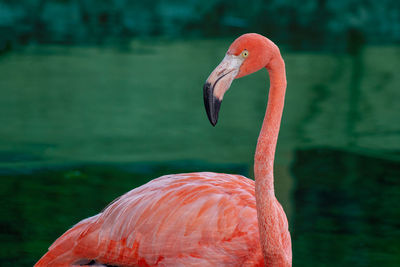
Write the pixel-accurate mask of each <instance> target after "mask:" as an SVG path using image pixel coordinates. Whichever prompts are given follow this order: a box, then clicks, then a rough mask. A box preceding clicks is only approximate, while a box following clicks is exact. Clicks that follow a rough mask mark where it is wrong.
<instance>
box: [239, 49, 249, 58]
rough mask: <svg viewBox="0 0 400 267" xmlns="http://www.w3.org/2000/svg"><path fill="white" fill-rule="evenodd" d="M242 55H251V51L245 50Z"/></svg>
mask: <svg viewBox="0 0 400 267" xmlns="http://www.w3.org/2000/svg"><path fill="white" fill-rule="evenodd" d="M241 55H242V57H247V56H248V55H249V51H247V50H243V52H242V54H241Z"/></svg>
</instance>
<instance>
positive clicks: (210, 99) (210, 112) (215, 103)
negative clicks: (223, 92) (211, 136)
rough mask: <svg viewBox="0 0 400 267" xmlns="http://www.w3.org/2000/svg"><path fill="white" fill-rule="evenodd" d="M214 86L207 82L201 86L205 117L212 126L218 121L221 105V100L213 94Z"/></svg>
mask: <svg viewBox="0 0 400 267" xmlns="http://www.w3.org/2000/svg"><path fill="white" fill-rule="evenodd" d="M213 92H214V88H213V86H211V84H210V83H209V82H206V83H205V84H204V87H203V93H204V107H205V108H206V112H207V117H208V119H209V121H210V123H211V125H212V126H214V127H215V125H216V124H217V122H218V113H219V109H220V107H221V101H220V100H219V99H218V98H216V97H215V96H214V94H213Z"/></svg>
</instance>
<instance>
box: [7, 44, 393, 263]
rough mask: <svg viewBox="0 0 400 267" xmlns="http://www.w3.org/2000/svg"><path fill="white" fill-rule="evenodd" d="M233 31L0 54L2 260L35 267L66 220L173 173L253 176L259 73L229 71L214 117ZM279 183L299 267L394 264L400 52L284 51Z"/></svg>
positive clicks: (262, 100)
mask: <svg viewBox="0 0 400 267" xmlns="http://www.w3.org/2000/svg"><path fill="white" fill-rule="evenodd" d="M230 41H231V40H206V41H174V42H172V41H171V42H161V41H151V42H150V41H147V42H143V41H142V42H139V41H135V42H133V43H132V45H131V48H130V49H126V50H123V51H121V50H118V49H114V48H97V47H61V46H39V47H28V48H26V49H24V50H22V51H16V52H12V53H8V54H5V55H2V56H1V57H0V114H1V115H0V123H1V125H2V127H1V128H0V179H1V180H0V183H1V184H0V185H1V187H0V192H1V209H2V211H1V214H2V216H1V218H0V226H1V227H0V229H1V233H0V246H1V248H0V265H2V266H3V265H4V266H31V265H32V264H33V263H34V262H35V261H36V260H37V259H38V258H39V257H40V256H41V255H43V254H44V253H45V251H46V249H47V247H48V246H49V245H50V244H51V243H52V242H53V241H54V240H55V239H56V238H57V237H58V236H59V235H61V234H62V233H63V232H64V231H65V230H67V229H68V228H69V227H70V226H72V225H73V224H74V223H76V222H77V221H79V220H80V219H82V218H85V217H88V216H91V215H94V214H96V213H98V212H99V211H101V210H102V208H104V206H106V205H107V203H109V202H110V201H112V200H113V199H114V198H116V197H117V196H119V195H121V194H123V193H124V192H126V191H128V190H130V189H131V188H134V187H136V186H139V185H141V184H144V183H145V182H147V181H149V180H151V179H153V178H155V177H158V176H160V175H163V174H168V173H178V172H188V171H206V170H207V171H219V172H228V173H240V174H243V175H246V176H249V177H251V175H252V171H251V170H252V167H251V166H252V161H253V153H254V149H255V144H256V139H257V134H258V131H259V128H260V126H261V120H262V117H263V113H264V110H265V104H266V100H267V99H266V95H267V83H268V78H267V74H266V72H265V71H260V72H258V73H256V74H254V75H252V76H249V77H245V78H243V79H239V80H237V81H235V82H234V83H233V85H232V87H231V89H230V90H229V92H228V94H227V95H226V97H225V99H224V103H223V106H222V110H221V114H220V120H219V123H218V125H217V127H216V128H213V127H211V126H210V125H209V122H208V120H207V118H206V115H205V111H204V108H203V102H202V101H203V100H202V84H203V82H204V80H205V79H206V78H207V76H208V74H209V73H210V71H212V70H213V68H214V67H215V66H216V65H217V64H218V62H219V61H220V60H221V59H222V57H223V54H224V53H225V50H226V48H227V46H228V45H229V43H230ZM282 54H283V56H284V59H285V61H286V66H287V76H288V89H287V98H286V107H285V112H284V119H283V122H282V128H281V134H280V139H279V144H278V150H277V158H276V170H275V173H276V174H275V177H276V178H275V179H276V182H275V186H276V191H277V197H278V199H279V200H280V202H281V203H282V205H283V206H284V208H285V211H286V213H287V215H288V218H289V223H290V229H291V232H292V243H293V263H294V266H338V265H342V266H399V265H400V241H399V240H400V223H399V222H400V212H399V210H400V208H399V204H398V203H400V153H399V151H400V124H399V123H398V117H399V114H400V108H399V107H400V106H399V105H398V99H399V97H400V91H399V90H398V88H400V76H399V75H398V69H400V60H399V58H400V49H399V48H398V47H372V46H371V47H365V48H363V49H362V51H360V53H359V54H357V55H353V56H349V55H340V54H339V55H333V54H321V53H318V54H313V53H310V52H308V53H293V52H290V51H285V49H284V48H283V49H282Z"/></svg>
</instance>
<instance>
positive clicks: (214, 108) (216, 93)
mask: <svg viewBox="0 0 400 267" xmlns="http://www.w3.org/2000/svg"><path fill="white" fill-rule="evenodd" d="M243 60H244V59H243V58H242V57H240V56H235V55H229V54H226V56H225V57H224V59H223V60H222V61H221V63H220V64H219V65H218V66H217V67H216V68H215V70H214V71H213V72H212V73H211V74H210V76H209V77H208V79H207V81H206V82H205V84H204V86H203V94H204V95H203V96H204V107H205V108H206V111H207V116H208V119H209V120H210V122H211V124H212V125H213V126H215V125H216V124H217V121H218V113H219V109H220V107H221V102H222V99H223V98H224V94H225V92H226V91H228V89H229V87H230V86H231V84H232V81H233V80H234V79H235V77H236V75H237V74H238V73H239V69H240V66H241V65H242V63H243Z"/></svg>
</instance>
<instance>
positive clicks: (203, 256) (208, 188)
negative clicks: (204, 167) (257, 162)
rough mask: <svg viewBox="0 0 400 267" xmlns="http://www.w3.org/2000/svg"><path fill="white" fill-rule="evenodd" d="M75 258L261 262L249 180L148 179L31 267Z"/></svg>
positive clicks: (203, 176)
mask: <svg viewBox="0 0 400 267" xmlns="http://www.w3.org/2000/svg"><path fill="white" fill-rule="evenodd" d="M278 204H279V203H278ZM284 220H286V217H284ZM283 223H286V225H287V222H283ZM286 229H287V227H286ZM82 260H88V261H90V260H95V261H96V262H99V263H103V264H108V265H118V266H263V256H262V252H261V248H260V241H259V233H258V226H257V211H256V202H255V196H254V181H253V180H250V179H248V178H245V177H243V176H239V175H229V174H220V173H211V172H203V173H188V174H174V175H166V176H162V177H160V178H158V179H154V180H152V181H151V182H149V183H147V184H145V185H143V186H141V187H138V188H135V189H133V190H131V191H129V192H128V193H126V194H125V195H123V196H121V197H120V198H118V199H117V200H115V201H114V202H113V203H111V204H110V205H109V206H108V207H107V208H106V209H105V210H104V211H103V212H102V213H100V214H98V215H96V216H93V217H91V218H88V219H85V220H83V221H81V222H79V223H78V224H77V225H75V226H74V227H73V228H72V229H70V230H69V231H67V232H66V233H65V234H64V235H63V236H61V237H60V238H59V239H57V240H56V241H55V242H54V244H53V245H52V246H51V247H50V248H49V252H47V254H46V255H44V256H43V258H42V259H41V260H40V261H39V262H38V263H37V265H36V266H38V267H39V266H61V263H64V264H65V263H67V264H66V265H65V266H71V265H74V264H76V263H79V262H80V261H82Z"/></svg>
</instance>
